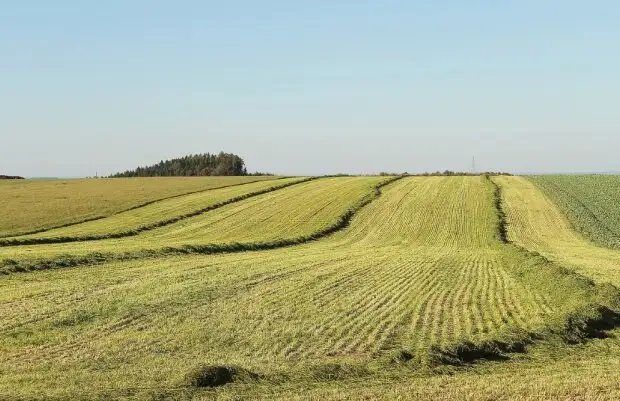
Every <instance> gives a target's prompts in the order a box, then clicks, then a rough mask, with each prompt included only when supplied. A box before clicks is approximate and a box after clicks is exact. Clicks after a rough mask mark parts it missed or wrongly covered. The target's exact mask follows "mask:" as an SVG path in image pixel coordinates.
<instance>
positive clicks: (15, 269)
mask: <svg viewBox="0 0 620 401" xmlns="http://www.w3.org/2000/svg"><path fill="white" fill-rule="evenodd" d="M404 177H405V176H404V175H401V176H396V177H391V178H388V179H386V180H384V181H382V182H380V183H378V184H377V185H375V187H374V189H373V190H372V191H371V192H370V193H369V194H367V195H366V196H364V197H362V198H361V199H360V200H359V201H358V202H357V203H356V204H354V205H353V206H351V207H350V208H348V209H347V210H345V211H344V212H343V213H342V214H341V215H340V216H338V218H337V219H336V221H335V222H333V223H332V224H330V225H328V226H326V227H324V228H321V229H319V230H317V231H314V232H312V233H310V234H307V235H303V236H298V237H294V238H286V239H281V240H276V241H269V242H245V243H239V242H234V243H228V244H204V245H184V246H181V247H167V248H163V249H144V250H140V251H136V252H122V253H101V252H94V253H90V254H87V255H83V256H72V255H66V256H60V257H58V258H53V259H30V260H14V259H4V260H2V261H0V274H11V273H24V272H29V271H36V270H47V269H57V268H64V267H77V266H91V265H99V264H104V263H108V262H112V261H126V260H135V259H145V258H157V257H162V256H170V255H188V254H201V255H210V254H219V253H234V252H247V251H261V250H270V249H277V248H284V247H289V246H295V245H301V244H304V243H308V242H312V241H317V240H320V239H323V238H325V237H328V236H330V235H332V234H334V233H336V232H338V231H341V230H343V229H345V228H346V227H347V226H348V225H349V223H350V221H351V219H352V218H353V216H355V214H356V213H357V212H359V211H360V210H361V209H362V208H364V207H365V206H366V205H368V204H370V203H371V202H372V201H373V200H375V199H376V198H378V197H379V196H381V188H383V187H384V186H386V185H389V184H391V183H393V182H395V181H398V180H400V179H402V178H404ZM319 178H324V177H310V178H306V179H304V180H301V181H296V182H294V183H288V184H285V185H282V186H280V187H278V188H276V189H271V190H269V191H268V190H265V191H258V192H260V193H255V194H253V195H252V194H247V195H244V196H241V197H237V198H243V199H237V198H233V199H237V200H234V202H238V201H241V200H244V199H247V198H249V197H251V196H258V195H261V194H263V193H267V192H273V191H275V190H277V189H281V188H284V187H285V186H291V185H295V184H298V183H301V182H307V181H311V180H316V179H319ZM221 203H222V204H221V205H220V206H218V207H222V206H225V205H227V204H230V203H233V201H232V200H229V201H226V202H221ZM208 210H213V208H212V207H210V208H209V209H208ZM203 213H204V212H203ZM190 217H192V216H190ZM20 245H23V244H20Z"/></svg>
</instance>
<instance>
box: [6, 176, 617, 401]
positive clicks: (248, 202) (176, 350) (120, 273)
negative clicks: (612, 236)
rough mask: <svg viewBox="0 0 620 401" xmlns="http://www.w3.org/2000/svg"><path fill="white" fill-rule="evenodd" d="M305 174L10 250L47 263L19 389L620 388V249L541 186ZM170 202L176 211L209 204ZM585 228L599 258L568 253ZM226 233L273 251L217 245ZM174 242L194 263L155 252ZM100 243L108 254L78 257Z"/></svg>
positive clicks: (25, 392) (411, 392) (16, 362)
mask: <svg viewBox="0 0 620 401" xmlns="http://www.w3.org/2000/svg"><path fill="white" fill-rule="evenodd" d="M290 183H291V185H288V186H285V187H282V188H273V190H270V191H268V192H265V193H261V194H257V195H255V196H251V197H239V198H238V199H237V200H235V201H233V202H231V203H228V204H226V205H223V206H222V207H218V208H215V209H212V210H208V211H205V212H204V213H201V214H198V215H195V216H191V217H187V218H184V219H182V220H180V221H178V222H174V223H171V224H168V225H165V226H162V227H156V228H153V229H152V230H147V231H144V232H140V233H137V234H136V235H133V236H130V237H127V238H119V239H102V240H80V241H77V242H67V243H58V244H37V245H14V246H12V245H6V246H3V247H0V257H2V258H4V260H5V261H6V260H8V259H10V260H11V263H12V264H13V265H14V266H18V265H19V264H20V263H25V264H28V263H30V264H34V265H32V267H34V268H33V270H34V271H28V270H27V269H26V270H25V271H20V270H19V269H13V270H11V269H9V268H6V269H5V270H4V272H5V273H6V274H5V275H4V276H0V305H2V309H1V312H0V372H3V374H2V375H0V398H8V399H10V398H19V397H23V398H26V399H34V398H40V399H50V398H54V397H56V398H58V399H66V398H134V399H153V398H155V399H168V398H174V399H211V398H214V397H221V398H224V399H226V398H231V399H238V398H247V399H256V398H268V399H272V398H273V399H275V398H280V399H295V398H297V399H326V398H331V399H373V398H384V399H393V398H398V397H400V398H403V399H415V398H428V397H431V398H438V397H441V398H446V399H514V398H516V397H524V398H530V399H553V398H562V397H564V398H574V397H583V398H590V397H591V398H593V399H595V398H596V399H613V397H614V396H617V395H619V394H620V389H618V388H617V387H616V383H617V380H615V379H617V378H620V375H619V374H618V373H616V372H618V370H617V369H615V370H614V369H613V366H617V365H618V363H619V362H620V360H619V359H618V358H615V357H613V352H617V350H618V349H620V346H619V345H618V343H617V342H616V341H615V339H614V338H607V339H603V337H606V336H609V335H610V334H613V333H614V325H615V322H616V318H617V317H616V311H617V310H619V305H618V300H619V299H620V297H618V294H619V293H618V291H617V290H616V288H615V287H614V286H612V285H605V284H604V282H608V281H614V278H613V273H612V274H611V275H610V276H609V277H608V278H607V279H606V280H605V279H604V277H602V276H603V275H604V269H603V268H601V267H600V260H601V258H602V257H603V256H602V255H603V254H602V253H600V252H603V251H606V252H610V253H612V254H614V253H616V252H617V251H614V250H610V249H603V248H600V247H597V246H595V245H593V244H591V243H589V242H587V241H586V240H585V239H584V238H583V237H582V236H581V235H580V234H579V233H577V232H576V231H574V230H573V229H572V227H571V226H570V224H569V223H568V220H567V218H566V217H565V216H564V214H562V212H561V209H559V208H558V207H556V206H555V204H553V203H552V202H550V201H549V199H548V198H547V197H546V196H545V195H544V193H543V192H541V191H540V190H539V189H538V187H536V186H535V185H534V184H532V182H531V181H528V180H527V179H525V178H521V177H510V178H508V177H506V178H504V177H501V178H488V177H485V176H476V177H337V178H318V179H313V180H310V181H307V180H299V181H295V180H294V179H292V180H291V182H290ZM262 184H265V185H268V183H266V182H265V183H261V184H247V185H262ZM244 186H245V185H241V186H239V187H237V189H239V188H242V187H244ZM261 188H263V187H261ZM267 188H269V187H267ZM228 190H229V189H227V190H214V191H210V192H213V193H216V192H217V191H228ZM235 195H238V193H237V192H234V193H230V192H222V197H217V201H218V202H219V200H220V199H223V198H225V197H226V196H231V197H232V198H234V197H235ZM218 196H219V195H218ZM190 199H191V200H190ZM163 202H164V203H163V204H166V205H168V206H166V207H165V210H168V211H169V214H168V215H167V216H177V215H178V216H183V215H186V214H187V213H188V211H190V210H194V209H196V207H197V206H200V205H202V203H201V201H200V200H198V199H196V196H195V195H187V198H186V199H185V197H179V198H175V200H174V202H178V203H177V204H178V209H175V207H173V206H172V204H171V203H170V202H171V201H163ZM210 202H211V203H213V202H215V201H214V198H211V197H206V198H204V205H205V207H207V206H208V205H209V204H210ZM156 207H157V203H154V204H152V205H150V206H147V207H146V208H156ZM174 210H176V212H174ZM541 210H542V211H541ZM175 213H176V214H175ZM156 214H157V213H152V212H145V214H144V215H143V216H151V217H152V218H151V220H149V221H153V220H155V217H156ZM110 219H111V221H113V220H112V219H114V217H110ZM105 220H107V219H103V220H101V222H104V221H105ZM127 221H128V223H127V224H125V225H123V224H124V223H123V222H122V221H116V222H115V223H114V224H112V225H110V226H109V227H111V229H112V230H119V229H126V228H127V227H130V226H131V227H134V226H135V223H136V222H138V221H137V220H129V219H128V220H127ZM547 226H548V227H547ZM75 227H77V226H75ZM104 227H106V226H105V225H101V226H98V228H97V230H103V231H97V232H98V233H101V232H105V228H104ZM545 230H546V231H545ZM91 232H94V231H91ZM558 233H560V234H561V235H557V234H558ZM42 234H43V233H42ZM78 234H79V233H78ZM54 235H56V234H54ZM80 235H81V234H80ZM537 235H538V236H537ZM570 235H572V236H573V237H570ZM59 236H61V235H59ZM569 237H570V238H572V239H570V240H571V241H573V240H574V241H583V242H582V243H580V246H582V247H583V252H586V251H587V252H590V253H589V254H587V255H589V256H588V257H589V259H587V260H582V261H581V262H580V261H579V260H574V258H573V256H571V255H573V254H571V253H570V252H569V253H566V252H563V251H561V248H562V247H561V246H560V245H558V244H557V243H556V242H558V243H559V244H564V242H562V241H568V240H567V239H561V238H569ZM40 238H44V237H40ZM530 238H533V239H532V240H531V239H530ZM289 240H290V241H289ZM278 241H280V242H278ZM208 244H220V245H222V246H224V245H226V246H228V245H227V244H254V248H251V247H250V246H247V247H243V246H238V245H237V246H232V245H231V246H230V247H224V248H222V250H223V251H222V252H219V253H217V254H200V249H202V248H200V246H206V245H208ZM261 244H262V245H265V244H267V245H269V244H272V245H273V246H271V245H269V246H262V245H261ZM571 244H572V245H574V244H573V243H571ZM166 247H168V248H170V247H172V248H175V247H176V248H178V249H186V251H187V252H186V253H190V254H185V255H180V254H171V253H166V252H162V253H160V254H158V253H141V252H143V251H144V250H151V249H159V250H165V249H166ZM183 247H186V248H183ZM89 252H99V253H100V255H101V259H99V260H98V261H97V263H93V264H90V263H89V262H88V259H84V260H82V261H81V262H80V263H78V264H77V265H74V267H65V266H64V265H63V261H65V260H68V259H71V258H72V257H79V256H80V255H84V254H88V253H89ZM132 252H133V258H132V259H131V260H123V259H122V258H121V257H120V256H119V255H123V254H127V253H132ZM535 252H536V253H535ZM554 252H555V253H554ZM191 253H195V254H191ZM141 255H144V257H142V256H141ZM541 255H542V256H541ZM562 255H564V256H562ZM566 255H569V256H566ZM561 258H564V259H561ZM42 261H46V263H48V264H49V266H50V267H52V268H50V269H47V270H41V271H37V270H38V269H37V268H36V264H37V263H43V262H42ZM55 261H56V262H58V263H56V264H54V262H55ZM579 263H582V264H579ZM567 265H570V269H567V268H566V267H565V266H567ZM7 266H8V265H7ZM597 266H599V267H597ZM5 267H6V266H5ZM573 270H577V271H578V272H579V274H578V273H575V272H574V271H573ZM589 277H594V278H595V279H596V280H595V281H592V280H590V279H589ZM599 338H600V339H599ZM610 352H612V355H610ZM521 377H523V378H525V379H521ZM227 382H230V383H227ZM226 383H227V384H226ZM219 385H221V386H219ZM537 396H538V397H539V398H536V397H537Z"/></svg>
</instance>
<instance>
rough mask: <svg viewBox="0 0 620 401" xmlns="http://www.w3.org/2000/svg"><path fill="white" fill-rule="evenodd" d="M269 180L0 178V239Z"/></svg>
mask: <svg viewBox="0 0 620 401" xmlns="http://www.w3.org/2000/svg"><path fill="white" fill-rule="evenodd" d="M266 179H273V177H217V178H210V177H207V178H202V177H197V178H194V177H188V178H185V177H175V178H164V177H162V178H154V179H149V180H139V179H98V180H43V181H36V180H25V181H22V180H18V181H14V180H7V181H3V180H0V204H1V205H2V214H0V237H8V236H15V235H20V234H25V233H30V232H36V231H39V230H46V229H49V228H53V227H59V226H63V225H67V224H73V223H76V222H82V221H84V220H89V219H96V218H100V217H107V216H110V215H112V214H114V213H119V212H122V211H124V210H127V209H131V208H134V207H138V206H141V205H144V204H146V203H149V202H153V201H156V200H161V199H165V198H170V197H173V196H178V195H184V194H188V193H191V192H197V191H204V190H208V189H213V188H221V187H225V186H230V185H237V184H242V183H248V182H253V181H259V180H266Z"/></svg>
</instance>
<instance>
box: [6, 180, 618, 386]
mask: <svg viewBox="0 0 620 401" xmlns="http://www.w3.org/2000/svg"><path fill="white" fill-rule="evenodd" d="M400 178H401V177H395V178H392V179H390V180H387V181H385V182H382V183H380V184H378V185H377V186H376V189H375V191H374V193H373V194H371V195H369V196H368V197H367V198H366V199H364V200H362V201H360V203H359V204H357V205H356V206H355V207H353V208H351V209H349V210H348V211H347V212H345V213H344V214H343V215H342V216H341V218H340V219H339V220H338V222H336V223H335V224H333V225H332V226H330V227H328V228H327V229H324V230H322V231H321V232H317V233H315V235H314V236H310V237H307V238H305V239H303V240H302V241H301V242H308V241H312V240H315V239H319V238H321V237H322V236H327V235H330V234H331V233H332V232H336V231H338V230H340V229H343V228H344V227H346V226H347V225H348V224H349V221H350V219H351V218H352V217H353V215H354V214H355V213H356V212H357V211H359V210H360V209H361V208H363V207H364V206H365V205H367V204H369V203H370V202H372V200H374V199H376V197H378V196H379V195H380V194H381V190H380V189H381V187H383V186H385V185H388V184H390V183H392V182H394V181H396V180H398V179H400ZM488 187H489V191H494V192H493V194H494V196H495V198H494V201H495V202H494V204H495V206H496V212H497V227H496V228H497V232H498V234H497V237H498V240H499V241H498V248H499V249H501V250H502V251H504V253H503V254H502V257H503V258H506V260H507V261H509V263H508V265H509V266H511V268H510V269H509V270H508V272H509V273H510V274H511V275H512V276H514V277H515V278H517V279H518V280H519V281H522V282H523V283H525V284H526V285H527V286H529V287H531V288H533V289H535V290H537V291H539V292H541V293H545V294H547V295H550V299H551V301H552V302H553V303H554V304H555V305H554V306H555V307H556V308H557V310H558V313H557V314H553V315H551V316H550V317H549V319H548V323H547V324H545V325H544V326H542V327H540V328H538V329H536V330H535V331H524V330H506V331H503V332H500V333H498V334H497V335H493V337H492V338H490V339H485V340H483V341H478V342H472V341H466V340H463V341H455V342H453V343H451V344H447V345H443V346H440V347H439V346H431V347H429V348H428V349H427V350H426V353H425V354H422V355H421V356H420V357H416V355H415V354H414V352H412V351H411V350H409V349H407V348H406V347H403V348H400V349H397V350H390V351H389V352H388V353H385V354H382V355H378V358H377V360H376V361H371V362H369V363H355V362H354V363H351V364H349V363H347V362H342V361H337V362H333V363H318V364H317V363H314V364H310V365H308V366H300V367H298V369H297V370H296V369H293V370H287V371H282V372H281V373H278V374H280V375H284V376H286V377H287V379H286V380H293V381H294V380H302V379H303V377H305V375H307V374H308V372H310V374H311V377H312V380H318V381H320V380H340V379H346V378H349V377H362V378H363V377H369V376H372V375H373V374H374V373H376V371H377V370H376V369H380V370H381V369H385V368H386V367H387V368H392V367H394V368H396V367H403V366H405V367H407V369H411V368H413V369H428V368H430V369H431V370H432V369H443V368H445V367H449V366H451V367H461V366H467V365H470V364H473V363H476V362H478V361H482V360H502V359H507V358H509V357H510V354H512V353H520V352H525V351H526V350H527V347H528V346H529V345H532V344H536V343H540V342H542V341H554V340H556V341H558V342H559V343H562V344H575V343H581V342H586V341H587V340H589V339H591V338H600V337H604V336H605V335H606V331H607V330H609V329H611V328H613V327H615V326H617V325H618V320H619V319H618V314H617V312H616V310H617V309H618V305H619V303H620V301H619V300H620V295H619V292H618V290H617V289H616V288H615V287H613V286H611V285H598V284H595V283H594V282H592V281H591V280H589V279H587V278H585V277H583V276H581V275H579V274H576V273H574V272H572V271H570V270H567V269H564V268H562V267H560V266H558V265H556V264H554V263H552V262H550V261H549V260H547V259H545V258H543V257H541V256H540V255H538V254H536V253H532V252H528V251H527V250H526V249H524V248H521V247H518V246H516V245H513V244H510V243H509V242H508V241H507V240H502V236H501V234H500V233H501V231H502V230H503V229H504V230H505V229H506V227H505V226H506V221H505V218H504V217H503V211H502V208H501V205H502V202H501V190H500V188H499V187H498V186H496V185H495V183H494V182H492V181H491V180H489V181H488ZM502 227H504V228H502ZM292 242H293V243H290V242H288V243H281V242H280V243H270V244H265V243H261V244H249V246H250V250H254V249H272V248H276V247H280V246H287V245H295V244H296V243H297V242H295V240H292ZM301 242H299V243H301ZM234 246H237V247H238V248H236V249H229V248H228V249H227V248H226V247H217V248H215V249H213V248H210V246H209V245H207V246H205V247H197V248H191V249H172V250H170V251H171V252H173V253H221V252H234V251H244V250H248V249H244V246H248V244H235V245H231V247H234ZM269 246H272V248H270V247H269ZM160 255H162V254H161V253H154V254H152V255H149V254H146V255H133V256H132V255H121V256H119V255H111V256H110V255H107V256H106V255H100V259H96V258H94V263H90V262H91V261H89V260H84V261H83V262H84V263H83V264H96V263H104V262H107V261H109V260H119V259H121V258H122V257H127V258H128V259H130V258H138V257H140V256H142V257H149V256H152V257H156V256H160ZM108 257H111V258H112V259H108ZM56 262H58V263H64V262H63V261H56ZM65 262H69V263H68V265H69V266H70V265H71V261H65ZM77 262H79V261H76V264H75V265H79V263H77ZM13 267H17V268H18V269H17V270H16V271H20V267H19V266H13ZM22 267H23V266H22ZM55 267H64V266H63V265H39V266H32V270H38V269H45V268H55ZM6 273H10V271H6ZM245 368H248V367H243V368H242V369H245ZM250 368H251V367H250ZM252 374H256V375H257V376H258V377H261V378H262V379H261V380H265V381H270V380H276V381H277V380H278V377H279V376H278V374H275V376H267V375H265V374H264V373H262V372H260V371H255V372H254V371H253V372H252ZM179 385H180V386H183V385H185V384H183V383H180V384H179ZM188 386H189V387H191V385H188Z"/></svg>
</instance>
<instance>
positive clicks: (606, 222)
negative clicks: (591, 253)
mask: <svg viewBox="0 0 620 401" xmlns="http://www.w3.org/2000/svg"><path fill="white" fill-rule="evenodd" d="M530 180H532V181H533V182H534V183H535V184H536V185H537V186H538V187H539V188H541V189H542V190H543V192H544V193H545V194H546V195H547V196H549V197H550V198H551V199H552V200H553V201H554V202H555V203H556V204H557V205H558V206H559V207H560V208H561V210H562V212H563V213H564V214H565V215H566V216H567V217H568V219H569V221H570V222H571V224H572V225H573V227H574V228H575V229H576V230H577V231H579V232H580V233H581V234H583V235H584V236H585V237H587V238H588V239H590V240H592V241H594V242H596V243H598V244H600V245H603V246H606V247H610V248H614V249H620V209H619V208H618V207H617V205H618V204H619V203H620V176H617V175H570V176H567V175H548V176H534V177H530Z"/></svg>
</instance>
